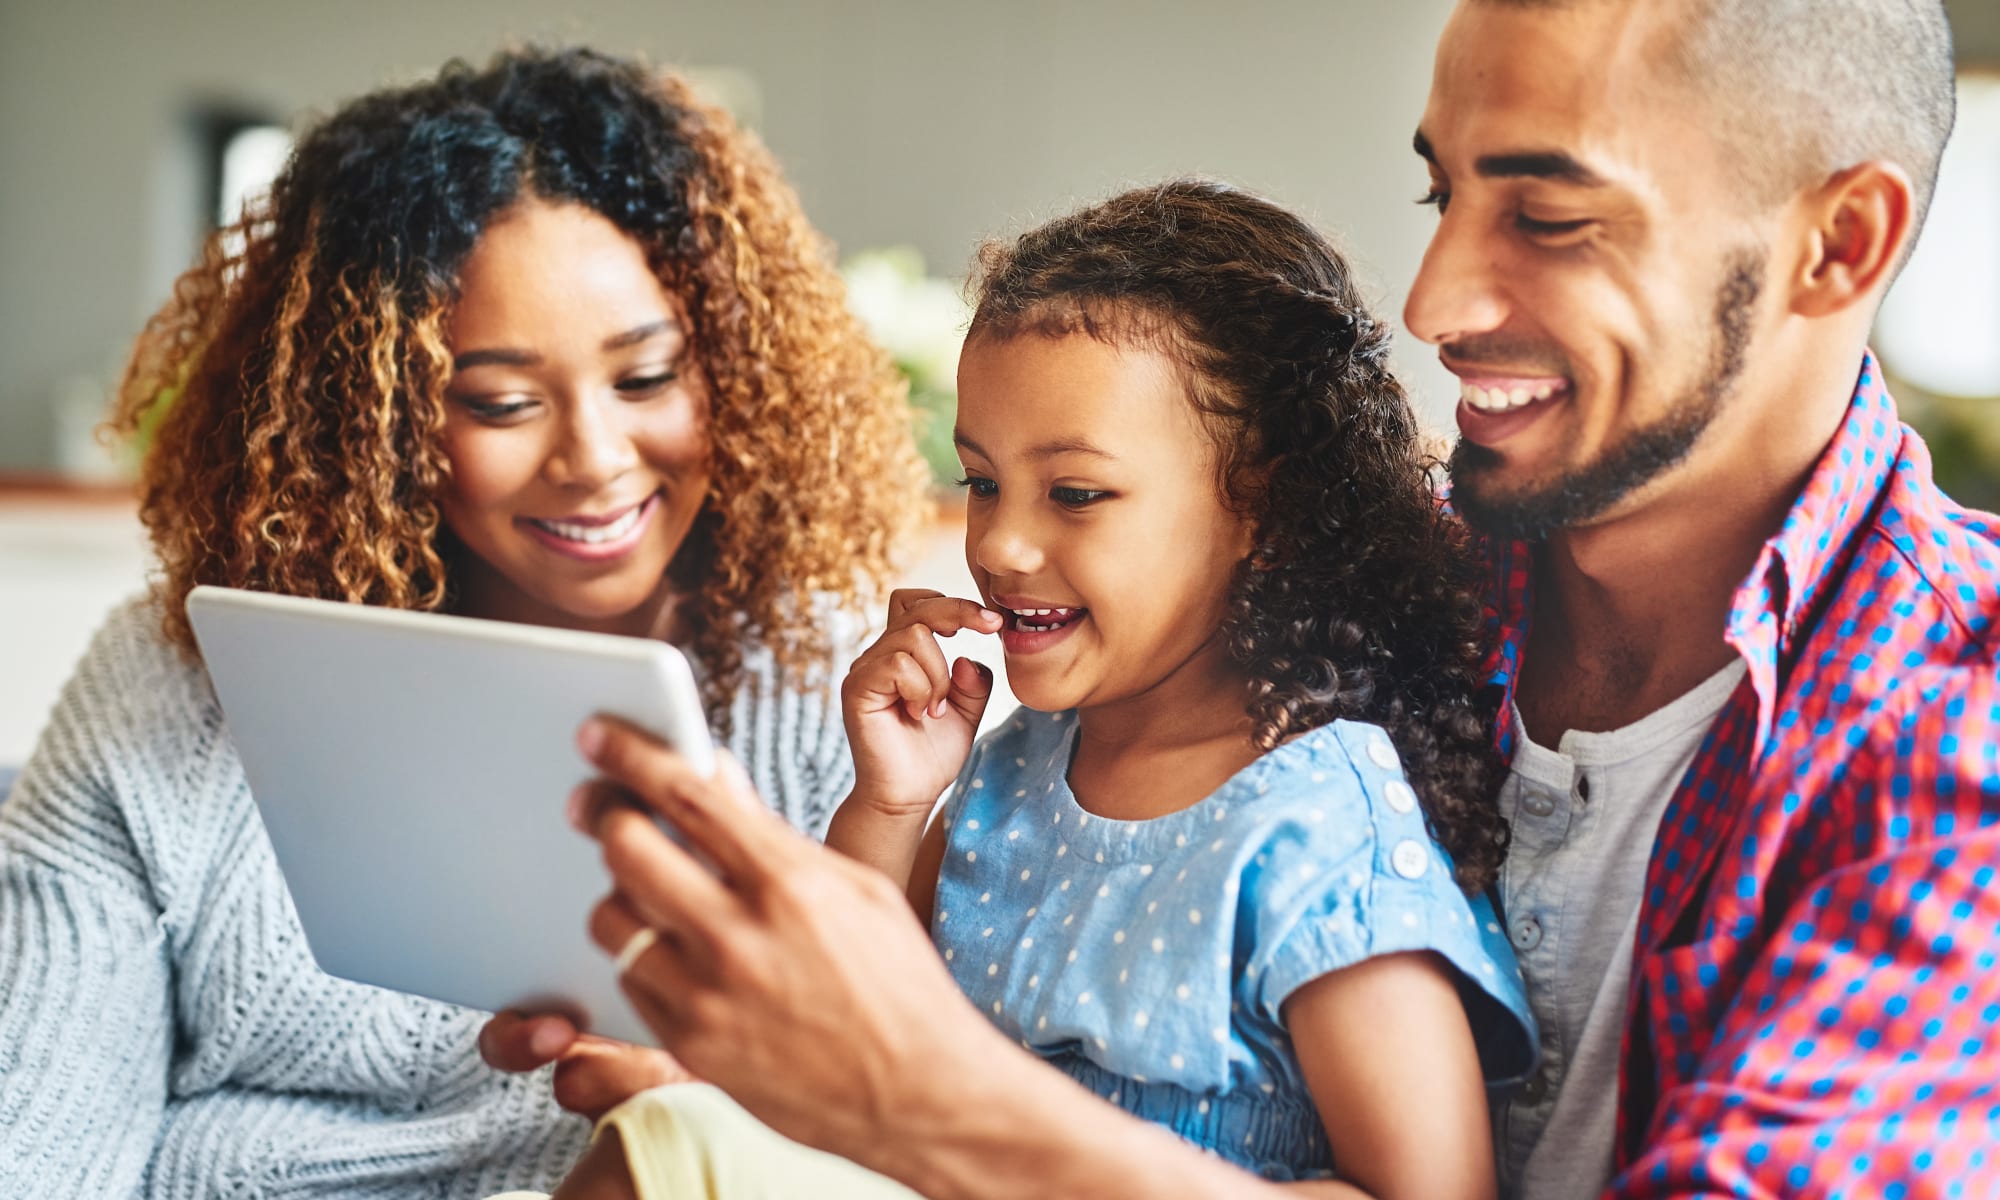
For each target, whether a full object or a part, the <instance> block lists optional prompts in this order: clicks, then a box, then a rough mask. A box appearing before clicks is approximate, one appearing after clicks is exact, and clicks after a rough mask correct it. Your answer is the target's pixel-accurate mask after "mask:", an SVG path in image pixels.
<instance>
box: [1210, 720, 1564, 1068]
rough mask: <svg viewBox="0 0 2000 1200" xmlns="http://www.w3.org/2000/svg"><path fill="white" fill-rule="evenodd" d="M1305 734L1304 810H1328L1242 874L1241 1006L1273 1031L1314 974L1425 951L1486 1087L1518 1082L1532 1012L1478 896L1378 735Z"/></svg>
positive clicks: (1487, 902)
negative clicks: (1467, 1031) (1446, 972)
mask: <svg viewBox="0 0 2000 1200" xmlns="http://www.w3.org/2000/svg"><path fill="white" fill-rule="evenodd" d="M1315 733H1316V734H1319V735H1321V736H1320V739H1319V740H1320V745H1318V746H1316V747H1315V748H1314V753H1313V762H1312V775H1311V777H1312V778H1314V779H1318V780H1320V781H1321V782H1319V783H1318V784H1316V785H1315V787H1316V788H1317V790H1318V797H1317V798H1316V801H1315V802H1316V803H1319V804H1323V805H1324V806H1325V810H1326V811H1327V812H1328V814H1329V815H1328V816H1327V817H1326V818H1325V819H1318V820H1311V819H1309V820H1308V821H1307V822H1306V823H1303V824H1301V823H1297V822H1293V823H1289V824H1291V826H1292V830H1293V833H1294V836H1288V837H1283V838H1273V839H1272V840H1271V841H1270V842H1269V843H1268V844H1267V845H1266V846H1265V847H1264V849H1263V851H1262V853H1261V855H1260V858H1261V859H1262V864H1261V866H1260V869H1259V870H1258V872H1257V874H1256V877H1255V879H1254V881H1253V880H1249V879H1246V884H1249V885H1250V886H1246V889H1245V896H1244V899H1245V901H1247V902H1248V903H1249V906H1250V910H1251V911H1250V912H1249V913H1248V914H1247V915H1249V916H1250V918H1251V921H1252V925H1253V928H1254V941H1253V944H1252V945H1251V947H1250V948H1249V961H1248V964H1247V969H1246V970H1245V972H1244V984H1243V986H1244V988H1245V990H1246V993H1247V994H1246V996H1245V999H1246V1000H1247V1001H1248V1002H1249V1003H1250V1004H1252V1005H1254V1006H1255V1009H1256V1011H1257V1012H1258V1013H1259V1015H1260V1016H1261V1017H1263V1018H1264V1019H1265V1020H1268V1021H1270V1022H1271V1023H1273V1024H1275V1025H1280V1026H1282V1024H1283V1022H1282V1020H1281V1013H1282V1009H1283V1006H1284V1003H1285V1001H1286V999H1288V998H1289V997H1290V996H1291V994H1292V993H1293V992H1295V991H1297V990H1298V989H1299V988H1301V987H1303V986H1304V985H1306V984H1307V983H1310V982H1312V981H1313V980H1315V979H1317V978H1319V977H1320V976H1322V975H1326V974H1329V973H1331V972H1333V971H1338V970H1340V969H1342V968H1344V967H1350V966H1353V965H1355V964H1357V963H1360V962H1363V961H1365V960H1367V959H1370V958H1374V957H1377V956H1380V955H1384V954H1396V953H1402V952H1408V951H1429V952H1431V953H1435V954H1437V955H1438V956H1439V957H1441V958H1443V959H1444V961H1445V962H1446V963H1448V964H1450V966H1451V968H1452V970H1453V973H1454V975H1455V981H1456V983H1457V984H1458V990H1459V994H1460V997H1461V998H1462V999H1463V1000H1464V1003H1465V1010H1466V1016H1467V1018H1468V1020H1469V1021H1470V1024H1471V1027H1472V1033H1473V1038H1474V1041H1475V1043H1476V1044H1477V1046H1478V1048H1479V1057H1480V1066H1481V1069H1482V1071H1483V1073H1484V1075H1485V1077H1486V1080H1487V1082H1488V1084H1489V1085H1493V1086H1499V1085H1504V1084H1508V1083H1511V1082H1514V1081H1516V1080H1519V1079H1521V1078H1524V1077H1525V1076H1526V1075H1527V1074H1528V1073H1529V1072H1530V1071H1532V1070H1533V1069H1534V1065H1535V1057H1536V1044H1537V1039H1536V1034H1535V1028H1534V1018H1533V1017H1532V1016H1531V1015H1530V1013H1529V1010H1528V1003H1527V996H1526V992H1525V989H1524V987H1523V984H1522V981H1521V973H1520V967H1519V965H1518V964H1517V963H1516V962H1515V959H1514V954H1513V950H1512V948H1511V947H1510V946H1509V945H1508V944H1507V940H1506V937H1505V934H1504V933H1503V932H1502V930H1501V926H1500V922H1499V920H1498V918H1497V917H1496V916H1495V914H1494V909H1493V904H1492V902H1491V899H1490V898H1489V897H1488V896H1486V895H1485V894H1483V893H1482V894H1480V895H1477V896H1467V895H1466V894H1465V893H1464V892H1463V891H1462V890H1460V888H1459V887H1458V884H1457V883H1456V882H1455V881H1454V880H1453V878H1452V866H1451V860H1450V858H1449V856H1448V855H1447V854H1446V853H1445V851H1444V849H1443V848H1442V847H1440V846H1438V845H1437V843H1436V842H1435V841H1433V840H1432V839H1431V837H1430V834H1429V833H1428V832H1427V831H1426V829H1425V827H1424V817H1423V813H1422V811H1421V809H1420V808H1419V807H1418V804H1417V796H1416V792H1415V791H1414V790H1413V789H1412V788H1411V787H1410V785H1409V783H1408V782H1406V781H1405V780H1404V778H1403V773H1402V767H1401V763H1400V760H1399V759H1398V757H1397V755H1396V751H1395V749H1394V747H1393V746H1392V745H1391V744H1390V742H1389V738H1388V735H1387V734H1385V733H1384V732H1383V731H1382V730H1381V729H1379V728H1378V727H1376V726H1372V725H1363V724H1358V723H1353V722H1346V721H1342V722H1337V723H1336V724H1335V725H1334V726H1332V727H1328V729H1325V730H1316V731H1315ZM1301 830H1302V831H1303V836H1298V834H1299V832H1300V831H1301Z"/></svg>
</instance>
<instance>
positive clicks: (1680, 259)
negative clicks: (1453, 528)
mask: <svg viewBox="0 0 2000 1200" xmlns="http://www.w3.org/2000/svg"><path fill="white" fill-rule="evenodd" d="M1678 7H1679V6H1677V5H1624V4H1610V3H1581V4H1576V5H1571V6H1566V7H1546V6H1521V5H1515V4H1508V3H1483V2H1473V3H1468V4H1464V5H1461V7H1460V9H1459V10H1458V12H1457V13H1456V15H1455V16H1454V17H1453V19H1452V21H1451V24H1450V26H1449V27H1448V28H1447V30H1446V32H1445V35H1444V38H1443V41H1442V42H1441V43H1440V45H1439V48H1438V56H1437V66H1436V75H1435V78H1434V80H1433V83H1432V88H1431V97H1430V102H1429V105H1428V107H1427V108H1426V110H1425V112H1424V117H1423V122H1422V124H1421V126H1420V127H1419V130H1418V134H1417V138H1416V148H1417V152H1418V154H1419V155H1421V156H1422V157H1423V159H1424V160H1425V163H1426V166H1427V168H1428V170H1429V173H1430V183H1431V197H1432V198H1433V199H1434V201H1435V203H1436V204H1437V207H1438V209H1439V224H1438V229H1437V232H1436V234H1435V235H1434V237H1433V238H1432V241H1431V246H1430V249H1429V251H1428V253H1427V254H1426V255H1425V258H1424V264H1423V268H1422V270H1421V272H1420V273H1419V275H1418V277H1417V280H1416V283H1415V285H1414V286H1413V288H1412V290H1411V294H1410V300H1409V304H1408V307H1407V309H1406V310H1405V314H1404V315H1405V318H1406V320H1407V321H1408V324H1409V326H1410V329H1411V331H1412V332H1414V333H1415V334H1416V335H1417V336H1418V337H1421V338H1423V339H1424V340H1425V341H1427V342H1430V343H1432V344H1434V345H1436V346H1437V347H1438V350H1439V355H1440V357H1441V358H1442V360H1443V362H1444V364H1445V366H1446V367H1447V368H1449V369H1450V370H1451V371H1452V372H1453V373H1454V374H1456V375H1458V376H1459V378H1460V380H1461V383H1462V388H1461V397H1460V403H1459V408H1458V423H1459V428H1460V431H1461V433H1462V435H1463V437H1462V439H1461V441H1460V444H1459V447H1458V450H1457V451H1456V453H1455V454H1454V456H1453V460H1452V477H1453V491H1454V496H1455V499H1456V502H1457V505H1458V507H1459V508H1460V510H1461V511H1462V512H1464V513H1465V515H1466V516H1467V518H1468V519H1469V520H1472V521H1473V522H1474V523H1476V524H1478V525H1480V526H1482V527H1484V528H1488V529H1491V530H1493V531H1495V532H1498V533H1502V534H1506V535H1510V536H1524V537H1530V538H1540V537H1543V536H1546V535H1547V534H1549V533H1552V532H1554V531H1556V530H1559V529H1563V528H1570V527H1576V526H1580V525H1587V524H1591V523H1594V522H1598V521H1603V520H1609V519H1614V518H1616V517H1617V516H1619V515H1622V514H1625V513H1628V512H1631V511H1634V510H1636V509H1637V508H1639V507H1641V506H1643V505H1645V504H1646V503H1647V501H1648V498H1649V497H1657V496H1659V495H1661V494H1664V493H1667V492H1671V491H1672V490H1673V489H1674V488H1675V484H1676V481H1677V480H1682V479H1685V478H1686V477H1687V475H1688V471H1687V470H1686V464H1688V463H1689V462H1690V461H1691V460H1692V461H1695V462H1699V460H1700V459H1701V457H1702V455H1704V454H1708V453H1713V452H1714V443H1716V442H1717V441H1718V440H1723V439H1718V438H1716V437H1704V433H1705V432H1706V431H1708V430H1709V429H1710V427H1711V425H1712V424H1713V423H1714V422H1716V421H1718V420H1719V419H1726V418H1727V417H1728V416H1729V415H1730V414H1729V410H1730V408H1731V407H1732V404H1731V401H1732V397H1733V393H1734V392H1735V390H1736V384H1737V381H1738V379H1739V377H1740V375H1741V374H1742V371H1743V369H1744V366H1745V364H1746V361H1747V360H1748V358H1749V354H1750V350H1751V348H1752V346H1753V344H1754V341H1755V336H1754V332H1755V331H1754V325H1755V315H1756V311H1757V298H1758V296H1759V293H1760V290H1761V285H1762V282H1763V279H1764V275H1765V271H1766V259H1767V257H1768V255H1767V252H1766V251H1765V250H1764V249H1763V243H1762V235H1763V233H1764V232H1765V231H1766V230H1767V229H1768V226H1767V225H1765V224H1762V223H1760V221H1759V219H1758V218H1759V216H1760V215H1767V214H1768V212H1769V211H1770V210H1769V209H1768V207H1767V206H1762V205H1758V204H1756V203H1754V202H1753V201H1752V199H1751V195H1750V190H1749V189H1746V188H1744V187H1742V186H1740V183H1739V181H1738V180H1737V179H1735V178H1733V177H1732V175H1731V169H1730V166H1729V157H1728V155H1727V154H1726V153H1725V152H1724V148H1723V147H1722V145H1721V144H1720V139H1719V137H1718V136H1717V135H1716V134H1714V133H1713V132H1711V130H1710V127H1709V125H1710V123H1708V122H1705V121H1704V114H1703V112H1702V111H1700V106H1694V108H1693V109H1692V110H1691V108H1690V106H1689V104H1688V103H1687V99H1686V92H1685V90H1683V89H1679V88H1676V87H1673V86H1670V85H1668V84H1666V83H1664V82H1662V76H1663V72H1662V70H1661V68H1660V67H1659V66H1658V65H1657V64H1658V62H1659V60H1660V58H1661V56H1662V55H1663V54H1665V53H1667V50H1666V47H1667V45H1668V44H1669V42H1670V39H1671V37H1672V34H1673V30H1672V29H1671V27H1670V25H1669V23H1668V22H1669V21H1670V20H1672V19H1673V18H1672V16H1671V15H1670V14H1666V15H1663V12H1662V10H1671V9H1675V8H1678ZM1759 209H1762V210H1763V214H1760V212H1759V211H1758V210H1759Z"/></svg>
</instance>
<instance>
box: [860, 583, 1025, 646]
mask: <svg viewBox="0 0 2000 1200" xmlns="http://www.w3.org/2000/svg"><path fill="white" fill-rule="evenodd" d="M1004 624H1006V619H1005V618H1004V617H1002V616H1001V615H1000V614H999V613H997V612H994V611H993V610H992V609H990V608H982V607H980V606H979V605H978V604H976V603H974V602H973V601H971V600H961V599H958V598H957V597H955V596H943V595H939V594H938V593H936V592H932V593H930V594H929V596H927V597H926V598H923V599H919V600H915V601H912V602H911V603H909V604H908V605H907V606H905V607H904V608H903V610H902V611H901V612H900V613H897V614H895V615H893V616H891V617H890V618H889V628H888V631H887V632H888V633H895V632H896V631H897V630H899V629H904V628H907V627H909V626H911V625H922V626H923V627H924V628H926V629H928V630H930V631H931V632H932V633H934V634H937V635H938V636H939V637H950V636H951V635H952V634H954V633H957V632H958V631H959V630H961V629H970V630H972V631H973V632H974V633H998V632H1000V627H1001V626H1002V625H1004Z"/></svg>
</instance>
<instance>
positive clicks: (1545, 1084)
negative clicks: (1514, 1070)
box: [1521, 1071, 1549, 1104]
mask: <svg viewBox="0 0 2000 1200" xmlns="http://www.w3.org/2000/svg"><path fill="white" fill-rule="evenodd" d="M1548 1094H1549V1077H1548V1073H1547V1072H1546V1071H1536V1072H1535V1073H1534V1074H1533V1075H1530V1076H1528V1081H1527V1082H1526V1083H1524V1084H1522V1085H1521V1099H1523V1100H1526V1101H1527V1102H1528V1103H1530V1104H1540V1103H1541V1102H1542V1100H1543V1099H1544V1098H1546V1097H1547V1096H1548Z"/></svg>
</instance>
